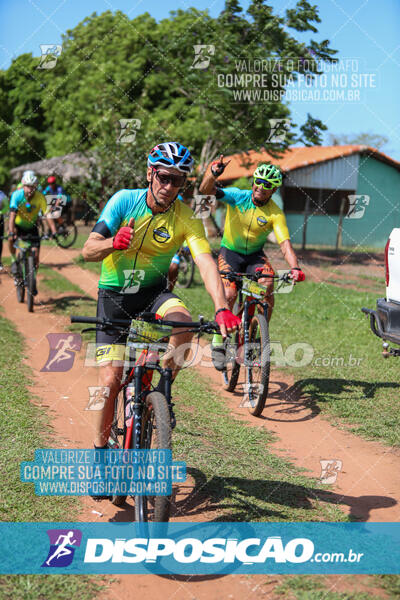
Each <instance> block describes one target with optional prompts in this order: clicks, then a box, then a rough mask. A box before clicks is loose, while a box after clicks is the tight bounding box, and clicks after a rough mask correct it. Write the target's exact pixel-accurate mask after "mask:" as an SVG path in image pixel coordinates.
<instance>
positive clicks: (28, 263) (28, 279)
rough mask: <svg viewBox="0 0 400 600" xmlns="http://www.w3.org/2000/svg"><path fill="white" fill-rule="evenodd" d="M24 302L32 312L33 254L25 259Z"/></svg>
mask: <svg viewBox="0 0 400 600" xmlns="http://www.w3.org/2000/svg"><path fill="white" fill-rule="evenodd" d="M26 267H27V271H26V303H27V305H28V311H29V312H33V297H34V291H35V278H36V274H35V259H34V258H33V256H28V258H27V261H26Z"/></svg>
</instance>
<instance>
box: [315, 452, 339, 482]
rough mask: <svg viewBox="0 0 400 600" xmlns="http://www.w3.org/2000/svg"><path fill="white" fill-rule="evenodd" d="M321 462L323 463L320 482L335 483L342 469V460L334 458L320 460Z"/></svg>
mask: <svg viewBox="0 0 400 600" xmlns="http://www.w3.org/2000/svg"><path fill="white" fill-rule="evenodd" d="M319 462H320V463H321V476H320V478H319V480H320V482H321V483H326V484H332V483H335V481H336V479H337V476H338V473H339V471H341V470H342V466H343V463H342V461H341V460H337V459H335V458H333V459H330V460H320V461H319Z"/></svg>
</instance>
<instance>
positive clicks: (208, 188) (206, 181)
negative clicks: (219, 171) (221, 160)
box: [199, 172, 217, 196]
mask: <svg viewBox="0 0 400 600" xmlns="http://www.w3.org/2000/svg"><path fill="white" fill-rule="evenodd" d="M216 179H217V178H216V177H214V175H213V174H212V173H211V172H210V173H206V174H205V175H204V177H203V181H202V182H201V184H200V187H199V192H200V194H204V195H208V196H209V195H211V194H212V195H213V196H215V192H216V186H215V181H216Z"/></svg>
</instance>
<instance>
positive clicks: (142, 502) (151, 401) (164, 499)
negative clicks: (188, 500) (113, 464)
mask: <svg viewBox="0 0 400 600" xmlns="http://www.w3.org/2000/svg"><path fill="white" fill-rule="evenodd" d="M171 433H172V431H171V418H170V414H169V408H168V403H167V400H166V398H165V396H164V395H163V394H160V393H159V392H151V393H150V394H148V395H147V397H146V401H145V406H144V409H143V417H142V437H141V440H140V442H141V443H140V447H141V448H142V449H145V450H172V442H171ZM170 510H171V497H170V496H135V520H136V521H139V522H143V521H161V522H166V521H168V520H169V514H170Z"/></svg>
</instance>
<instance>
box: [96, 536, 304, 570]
mask: <svg viewBox="0 0 400 600" xmlns="http://www.w3.org/2000/svg"><path fill="white" fill-rule="evenodd" d="M313 553H314V544H313V542H312V541H311V540H309V539H307V538H295V539H292V540H290V541H289V542H287V543H286V545H285V544H283V542H282V538H281V537H279V536H271V537H268V538H266V539H265V538H264V540H263V539H261V538H248V539H244V540H241V541H239V540H236V539H227V538H209V539H207V540H204V541H201V540H199V539H196V538H184V539H181V540H179V541H175V540H173V539H171V538H131V539H126V538H119V539H116V540H110V539H107V538H89V539H88V540H87V543H86V552H85V558H84V562H85V563H106V562H108V561H112V562H113V563H140V562H146V563H156V562H157V561H159V560H160V559H162V558H164V557H170V558H173V560H175V561H176V562H178V563H184V564H188V563H194V562H197V561H198V562H200V563H211V564H212V563H214V564H215V563H234V562H235V561H239V562H242V563H244V564H254V563H264V562H265V561H266V560H267V559H271V560H273V561H275V562H276V563H286V562H290V563H303V562H307V561H308V560H310V558H311V557H312V555H313Z"/></svg>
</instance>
